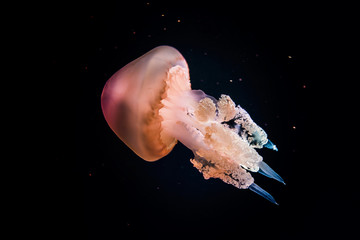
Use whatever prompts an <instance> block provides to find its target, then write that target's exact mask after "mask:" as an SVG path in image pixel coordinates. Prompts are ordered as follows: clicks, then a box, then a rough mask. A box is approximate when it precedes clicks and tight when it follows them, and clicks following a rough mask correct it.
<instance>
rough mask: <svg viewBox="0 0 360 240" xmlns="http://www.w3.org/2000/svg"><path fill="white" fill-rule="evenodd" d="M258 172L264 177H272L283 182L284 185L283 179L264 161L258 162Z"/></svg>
mask: <svg viewBox="0 0 360 240" xmlns="http://www.w3.org/2000/svg"><path fill="white" fill-rule="evenodd" d="M258 173H261V174H262V175H264V176H266V177H269V178H273V179H275V180H277V181H279V182H281V183H283V184H284V185H286V184H285V182H284V180H283V179H282V177H280V175H279V174H277V173H276V172H275V171H274V170H272V168H271V167H270V166H269V165H267V164H266V163H265V162H264V161H261V162H260V163H259V171H258Z"/></svg>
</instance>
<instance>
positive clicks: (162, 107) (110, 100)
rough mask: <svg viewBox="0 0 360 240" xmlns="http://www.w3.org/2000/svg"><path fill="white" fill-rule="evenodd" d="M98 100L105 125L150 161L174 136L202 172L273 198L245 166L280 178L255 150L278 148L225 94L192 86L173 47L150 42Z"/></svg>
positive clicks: (184, 64) (164, 152)
mask: <svg viewBox="0 0 360 240" xmlns="http://www.w3.org/2000/svg"><path fill="white" fill-rule="evenodd" d="M101 108H102V111H103V115H104V117H105V120H106V122H107V123H108V125H109V126H110V128H111V129H112V131H113V132H114V133H115V134H116V135H117V137H119V138H120V139H121V140H122V141H123V142H124V143H125V144H126V145H127V146H128V147H129V148H130V149H131V150H132V151H133V152H134V153H136V154H137V155H138V156H139V157H141V158H142V159H144V160H146V161H149V162H153V161H157V160H159V159H161V158H163V157H164V156H166V155H167V154H169V153H170V152H171V150H172V149H173V148H174V146H175V145H176V143H177V142H178V141H180V142H181V143H182V144H184V145H185V146H186V147H187V148H189V149H191V150H192V152H193V154H194V157H193V158H191V159H190V162H191V163H192V164H193V166H194V167H195V168H196V169H197V170H198V171H199V172H201V173H202V174H203V177H204V178H205V179H209V178H219V179H221V180H222V181H224V182H225V183H228V184H231V185H233V186H235V187H237V188H239V189H250V190H252V191H253V192H255V193H257V194H259V195H261V196H262V197H264V198H266V199H267V200H269V201H270V202H272V203H275V204H277V203H276V201H275V199H274V198H273V197H272V196H271V195H270V194H269V193H268V192H266V191H265V190H264V189H262V188H261V187H260V186H258V185H257V184H255V183H254V178H253V177H252V175H251V174H250V172H258V173H261V174H263V175H265V176H267V177H269V178H273V179H275V180H278V181H280V182H282V183H284V180H283V179H282V178H281V177H280V176H279V175H278V174H277V173H276V172H275V171H274V170H272V169H271V168H270V167H269V166H268V165H267V164H266V163H265V162H264V161H263V159H262V157H261V156H260V155H259V154H258V153H257V151H256V149H259V148H263V147H265V148H269V149H273V150H276V151H277V150H278V149H277V147H276V145H275V144H273V143H272V142H271V141H270V140H268V139H267V134H266V133H265V131H264V130H263V129H262V128H261V127H259V126H258V125H257V124H256V123H255V122H254V121H253V120H252V119H251V117H250V115H249V114H248V113H247V112H246V111H245V110H244V109H243V108H241V107H240V105H236V104H235V103H234V102H233V100H232V99H231V98H230V96H228V95H225V94H222V95H221V96H220V98H219V99H215V98H214V97H212V96H209V95H207V94H205V93H204V92H203V91H201V90H192V89H191V83H190V75H189V67H188V64H187V62H186V60H185V58H184V57H183V56H182V55H181V53H180V52H179V51H178V50H176V49H175V48H173V47H170V46H159V47H156V48H154V49H152V50H151V51H149V52H147V53H146V54H144V55H143V56H141V57H139V58H137V59H135V60H134V61H132V62H130V63H129V64H127V65H125V66H124V67H123V68H121V69H120V70H118V71H117V72H116V73H114V75H113V76H112V77H111V78H110V79H109V80H108V81H107V82H106V84H105V86H104V89H103V92H102V95H101Z"/></svg>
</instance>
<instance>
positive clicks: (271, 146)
mask: <svg viewBox="0 0 360 240" xmlns="http://www.w3.org/2000/svg"><path fill="white" fill-rule="evenodd" d="M264 147H266V148H269V149H272V150H275V151H278V148H277V147H276V145H275V144H273V143H272V142H271V141H270V140H268V141H267V143H266V144H265V145H264Z"/></svg>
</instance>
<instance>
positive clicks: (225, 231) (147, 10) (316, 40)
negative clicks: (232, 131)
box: [44, 1, 359, 239]
mask: <svg viewBox="0 0 360 240" xmlns="http://www.w3.org/2000/svg"><path fill="white" fill-rule="evenodd" d="M148 3H149V4H148ZM59 5H60V4H59ZM58 7H59V8H58ZM69 8H70V9H71V8H72V6H70V5H69V6H68V5H67V6H57V5H54V6H51V10H53V12H54V15H52V14H51V13H50V14H49V15H50V16H49V19H50V20H51V21H53V28H52V29H53V30H52V31H50V35H49V50H50V55H49V63H50V65H51V66H50V70H51V71H52V72H53V76H54V77H53V81H54V83H55V85H57V86H59V89H61V90H58V91H55V92H56V93H59V94H56V95H55V101H54V106H56V107H57V109H59V112H58V113H55V115H54V118H56V119H57V120H59V122H61V123H62V124H59V128H58V135H57V136H58V137H57V139H56V140H55V141H54V146H53V147H52V148H51V151H52V159H53V160H54V163H55V167H54V168H56V171H59V170H60V172H61V173H59V174H57V175H56V176H55V180H56V184H54V185H52V184H51V185H52V187H51V190H53V191H51V192H52V194H51V195H49V196H47V198H46V199H47V200H49V201H48V205H47V206H48V207H47V214H46V215H47V216H48V217H49V218H50V219H53V221H49V222H48V225H50V226H49V229H50V231H49V233H48V234H49V237H54V236H59V235H64V236H71V237H77V238H80V239H127V236H140V235H142V234H144V236H146V237H154V238H155V237H156V238H164V239H165V238H166V239H173V238H175V237H179V236H184V237H191V236H194V237H201V238H200V239H203V238H204V237H210V238H214V239H215V238H224V237H235V238H239V239H240V238H244V237H251V238H255V239H257V238H259V239H260V238H264V237H274V238H277V239H303V238H311V237H321V238H325V237H330V236H341V237H349V236H352V234H354V233H355V231H356V229H355V227H356V216H357V215H358V214H359V206H358V203H359V197H358V196H357V194H356V192H355V191H354V190H353V188H352V187H351V185H350V184H351V180H350V178H351V176H352V174H351V173H350V174H349V173H348V172H347V171H348V166H347V163H344V161H345V162H346V161H347V159H346V158H345V157H344V155H341V156H340V157H339V156H338V155H336V154H337V152H338V151H337V150H338V148H339V147H338V146H339V145H338V144H337V141H338V138H341V136H339V134H340V135H341V131H340V133H339V132H338V131H337V130H339V129H337V126H334V125H333V124H332V123H331V121H332V120H335V119H336V118H337V116H338V115H337V114H336V113H335V112H336V111H335V110H334V109H337V107H336V106H334V104H335V103H334V101H333V95H332V94H331V93H330V92H331V89H333V88H334V86H335V88H336V85H335V84H334V83H335V82H336V81H337V79H336V77H335V76H334V74H333V72H334V71H335V70H334V68H333V66H334V65H336V64H334V62H335V63H336V62H338V61H341V58H340V59H339V57H338V56H339V55H338V51H339V49H341V46H340V45H342V44H343V41H341V40H342V39H343V37H344V32H346V30H345V29H344V28H342V27H341V26H342V25H341V24H343V23H340V22H339V21H338V19H339V17H338V16H339V15H340V14H342V12H341V10H340V9H338V8H336V6H326V5H320V6H314V5H311V4H304V3H302V4H293V5H281V4H279V5H276V4H273V3H272V4H271V5H262V4H260V3H259V5H256V6H248V5H246V4H243V3H240V4H238V3H236V4H235V3H227V2H222V3H220V2H217V3H209V2H208V3H181V2H173V1H171V2H170V1H168V2H167V3H163V2H162V3H160V2H155V1H134V2H132V3H126V4H125V3H122V2H121V1H119V2H117V3H116V2H115V3H114V2H109V3H103V2H101V3H99V2H98V3H84V5H81V6H76V10H75V11H69V12H71V13H69V14H68V11H67V10H68V9H69ZM58 9H63V10H64V11H57V10H58ZM50 12H51V11H50ZM55 12H56V13H55ZM162 15H164V16H162ZM44 21H46V19H44ZM337 25H341V26H340V28H339V26H337ZM54 29H55V30H54ZM340 42H341V43H340ZM159 45H170V46H173V47H175V48H177V49H178V50H179V51H180V52H181V53H182V55H183V56H184V57H185V59H186V60H187V62H188V64H189V68H190V78H191V83H192V88H193V89H201V90H203V91H204V92H205V93H207V94H209V95H212V96H214V97H215V98H218V97H219V96H220V94H228V95H230V96H231V98H232V99H233V100H234V102H235V103H236V104H240V105H241V106H242V107H243V108H244V109H246V110H247V111H248V112H249V114H250V115H251V117H252V119H253V120H254V121H255V122H256V123H257V124H258V125H259V126H261V127H263V129H264V130H265V131H266V132H267V134H268V137H269V139H271V140H272V141H273V142H274V143H275V144H276V145H277V147H278V148H279V151H278V152H274V151H271V150H268V149H261V150H259V151H258V152H259V153H260V155H262V156H263V158H264V160H265V161H266V162H267V163H268V164H269V165H270V166H271V167H272V168H273V169H274V170H275V171H277V172H278V173H279V174H280V175H281V176H282V177H283V179H284V180H285V182H286V185H285V186H284V185H282V184H281V183H278V182H276V181H274V180H271V179H267V178H265V177H264V176H262V175H259V174H253V176H254V178H255V181H256V183H257V184H258V185H260V186H261V187H263V188H264V189H265V190H267V191H268V192H269V193H271V194H272V195H273V196H274V198H275V199H276V201H277V202H278V203H279V204H280V205H279V206H276V205H274V204H271V203H270V202H268V201H266V200H265V199H263V198H262V197H260V196H258V195H256V194H254V193H252V192H251V191H249V190H239V189H236V188H234V187H233V186H230V185H227V184H225V183H223V182H222V181H220V180H218V179H210V180H205V179H203V177H202V175H201V174H200V173H199V172H198V171H197V170H196V169H195V168H193V167H192V164H191V163H190V161H189V159H190V158H192V157H193V155H192V152H191V151H190V150H188V149H187V148H186V147H184V146H183V145H182V144H181V143H178V144H177V146H176V147H175V148H174V150H173V151H172V152H171V153H170V154H169V155H168V156H166V157H164V158H163V159H161V160H159V161H157V162H154V163H149V162H146V161H143V160H142V159H141V158H139V157H138V156H137V155H135V154H134V153H133V152H132V151H131V150H130V149H128V148H127V147H126V146H125V144H124V143H122V142H121V140H119V139H118V138H117V137H116V136H115V134H114V133H113V132H112V131H111V129H110V128H109V127H108V125H107V123H106V121H105V120H104V117H103V115H102V112H101V107H100V95H101V92H102V88H103V86H104V84H105V82H106V81H107V79H109V77H111V75H112V74H113V73H115V72H116V71H117V70H118V69H120V68H121V67H122V66H124V65H125V64H127V63H128V62H130V61H132V60H134V59H136V58H137V57H139V56H141V55H142V54H144V53H146V52H147V51H149V50H151V49H152V48H154V47H156V46H159ZM334 56H337V57H334ZM68 67H73V69H74V70H75V73H71V74H70V73H65V72H66V71H67V68H68ZM230 80H231V81H230ZM54 88H56V87H54ZM68 109H72V110H74V111H70V110H68ZM344 158H345V159H344ZM45 167H46V166H45ZM50 175H52V174H50ZM52 177H54V176H52Z"/></svg>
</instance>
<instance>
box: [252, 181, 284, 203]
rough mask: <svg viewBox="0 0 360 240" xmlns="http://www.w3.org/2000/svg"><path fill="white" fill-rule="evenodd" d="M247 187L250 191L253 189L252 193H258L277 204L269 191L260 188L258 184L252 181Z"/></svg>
mask: <svg viewBox="0 0 360 240" xmlns="http://www.w3.org/2000/svg"><path fill="white" fill-rule="evenodd" d="M249 189H250V190H251V191H253V192H254V193H257V194H259V195H260V196H262V197H263V198H265V199H267V200H269V201H270V202H272V203H274V204H276V205H279V204H278V203H277V202H276V201H275V199H274V198H273V196H271V195H270V193H268V192H267V191H265V190H264V189H262V188H261V187H259V185H257V184H255V183H252V184H251V185H250V186H249Z"/></svg>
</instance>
